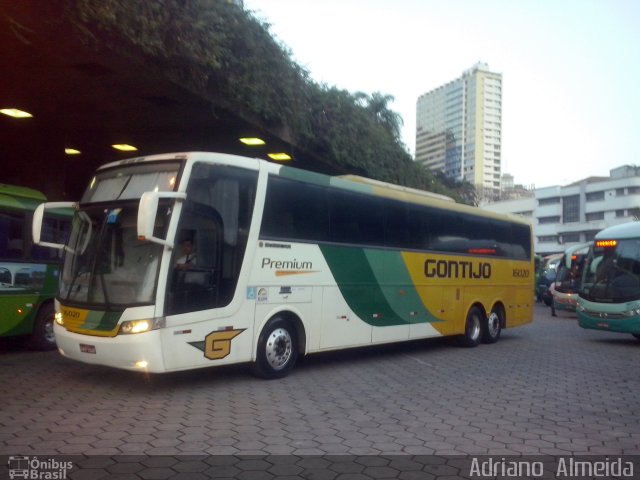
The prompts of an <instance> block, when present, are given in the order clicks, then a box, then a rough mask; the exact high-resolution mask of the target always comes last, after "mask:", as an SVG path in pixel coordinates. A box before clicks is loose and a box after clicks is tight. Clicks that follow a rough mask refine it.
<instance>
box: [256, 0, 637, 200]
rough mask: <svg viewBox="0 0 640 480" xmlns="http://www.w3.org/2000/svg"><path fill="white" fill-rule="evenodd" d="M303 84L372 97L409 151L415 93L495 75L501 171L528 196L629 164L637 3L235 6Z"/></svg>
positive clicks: (267, 2)
mask: <svg viewBox="0 0 640 480" xmlns="http://www.w3.org/2000/svg"><path fill="white" fill-rule="evenodd" d="M244 6H245V8H246V9H247V10H250V11H252V12H253V14H254V15H255V16H256V17H257V18H259V19H261V20H263V21H265V22H267V23H268V24H270V25H271V27H270V31H271V33H272V34H273V35H274V36H275V37H276V38H277V39H278V40H279V41H280V42H281V43H283V44H284V45H286V46H287V47H288V48H289V49H290V50H291V52H292V56H293V59H294V60H295V61H296V62H297V63H298V64H300V65H302V66H303V67H305V68H306V69H307V70H308V71H309V72H310V75H311V78H313V79H314V80H316V81H318V82H321V83H325V84H327V85H329V86H335V87H338V88H342V89H346V90H348V91H350V92H358V91H361V92H365V93H368V94H371V93H373V92H382V93H383V94H389V95H392V96H393V97H394V98H395V100H394V101H393V102H392V103H391V104H390V108H391V109H392V110H394V111H396V112H397V113H399V114H400V115H401V116H402V119H403V121H404V126H403V129H402V139H403V142H404V143H405V144H406V145H407V147H408V150H409V151H410V152H411V153H412V154H413V153H415V123H416V119H415V116H416V102H417V99H418V97H419V96H420V95H422V94H423V93H426V92H428V91H430V90H432V89H434V88H437V87H439V86H440V85H443V84H445V83H447V82H449V81H451V80H454V79H456V78H458V77H460V76H461V75H462V72H463V71H465V70H467V69H469V68H471V67H472V66H473V65H475V64H476V63H478V62H483V63H486V64H488V66H489V69H490V70H491V71H494V72H498V73H501V74H502V88H503V93H502V95H503V96H502V171H503V173H510V174H512V175H513V176H514V180H515V183H517V184H524V185H528V186H532V185H533V186H535V187H536V188H541V187H546V186H552V185H566V184H568V183H571V182H574V181H577V180H580V179H583V178H586V177H589V176H608V175H609V170H610V169H612V168H616V167H618V166H620V165H638V164H640V2H638V1H637V0H244Z"/></svg>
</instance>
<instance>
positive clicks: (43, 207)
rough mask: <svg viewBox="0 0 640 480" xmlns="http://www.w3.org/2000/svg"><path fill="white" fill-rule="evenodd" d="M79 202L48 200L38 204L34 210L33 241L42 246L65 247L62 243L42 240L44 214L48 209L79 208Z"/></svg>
mask: <svg viewBox="0 0 640 480" xmlns="http://www.w3.org/2000/svg"><path fill="white" fill-rule="evenodd" d="M77 208H78V204H77V203H76V202H46V203H41V204H40V205H38V206H37V207H36V209H35V211H34V212H33V225H32V236H33V243H35V244H36V245H40V246H42V247H49V248H57V249H59V250H61V249H63V248H65V245H64V244H62V243H52V242H46V241H43V240H41V238H42V225H43V223H44V216H45V213H46V211H47V210H56V209H74V210H75V209H77Z"/></svg>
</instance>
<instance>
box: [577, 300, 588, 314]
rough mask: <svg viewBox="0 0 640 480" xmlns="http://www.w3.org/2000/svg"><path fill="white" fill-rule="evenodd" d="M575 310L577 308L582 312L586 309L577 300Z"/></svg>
mask: <svg viewBox="0 0 640 480" xmlns="http://www.w3.org/2000/svg"><path fill="white" fill-rule="evenodd" d="M576 310H578V311H579V312H584V311H585V310H586V308H584V305H582V304H581V303H580V302H578V303H577V304H576Z"/></svg>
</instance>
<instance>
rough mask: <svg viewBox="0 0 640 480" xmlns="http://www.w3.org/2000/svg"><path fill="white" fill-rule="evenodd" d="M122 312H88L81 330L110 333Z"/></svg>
mask: <svg viewBox="0 0 640 480" xmlns="http://www.w3.org/2000/svg"><path fill="white" fill-rule="evenodd" d="M121 316H122V312H96V311H90V312H89V314H88V315H87V318H86V319H85V321H84V323H83V324H82V326H81V328H83V329H86V330H95V331H98V332H110V331H111V330H113V329H114V328H115V327H116V325H117V324H118V320H120V317H121Z"/></svg>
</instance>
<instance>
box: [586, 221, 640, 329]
mask: <svg viewBox="0 0 640 480" xmlns="http://www.w3.org/2000/svg"><path fill="white" fill-rule="evenodd" d="M577 313H578V323H579V324H580V326H581V327H582V328H590V329H595V330H607V331H610V332H622V333H631V334H633V335H634V336H635V337H636V338H638V339H640V222H630V223H624V224H622V225H615V226H613V227H609V228H606V229H604V230H602V231H601V232H599V233H598V234H597V235H596V236H595V239H594V242H593V244H592V246H591V248H590V250H589V255H588V257H587V261H586V264H585V267H584V272H583V278H582V286H581V289H580V291H579V294H578V305H577Z"/></svg>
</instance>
